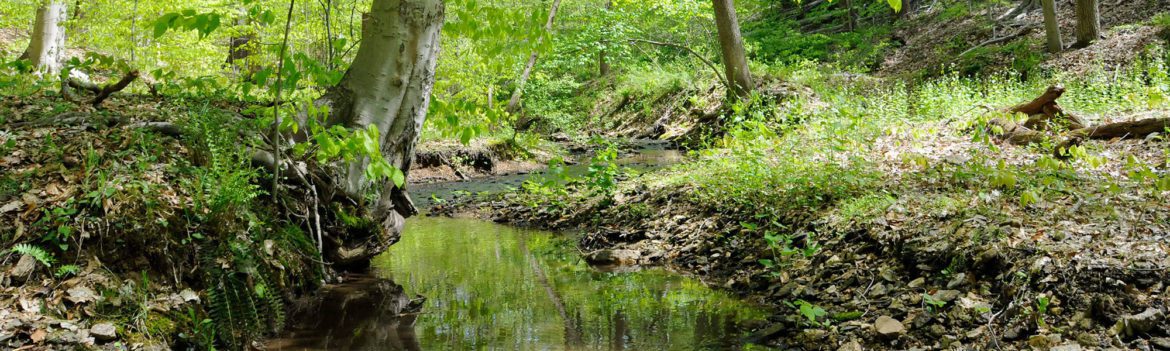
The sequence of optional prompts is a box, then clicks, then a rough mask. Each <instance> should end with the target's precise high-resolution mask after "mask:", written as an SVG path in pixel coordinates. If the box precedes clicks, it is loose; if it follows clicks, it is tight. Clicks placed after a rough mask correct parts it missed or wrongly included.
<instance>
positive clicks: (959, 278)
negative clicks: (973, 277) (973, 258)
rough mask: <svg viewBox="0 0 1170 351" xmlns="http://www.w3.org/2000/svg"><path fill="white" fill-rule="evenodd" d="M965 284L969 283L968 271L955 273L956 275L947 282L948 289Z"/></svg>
mask: <svg viewBox="0 0 1170 351" xmlns="http://www.w3.org/2000/svg"><path fill="white" fill-rule="evenodd" d="M963 284H967V273H959V274H955V277H954V278H951V281H950V282H947V289H954V288H957V287H960V286H963Z"/></svg>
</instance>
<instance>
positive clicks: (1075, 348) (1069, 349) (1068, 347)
mask: <svg viewBox="0 0 1170 351" xmlns="http://www.w3.org/2000/svg"><path fill="white" fill-rule="evenodd" d="M1081 350H1082V348H1081V345H1080V344H1077V343H1068V344H1064V345H1060V346H1054V347H1052V348H1051V349H1048V351H1081Z"/></svg>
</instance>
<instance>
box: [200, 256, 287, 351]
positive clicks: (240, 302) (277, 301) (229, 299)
mask: <svg viewBox="0 0 1170 351" xmlns="http://www.w3.org/2000/svg"><path fill="white" fill-rule="evenodd" d="M234 248H235V250H223V249H211V250H206V251H204V252H203V257H202V261H203V262H202V265H203V267H204V269H205V271H204V272H205V273H204V282H205V283H206V285H205V286H206V287H207V296H208V310H209V312H210V313H209V314H210V316H211V320H212V322H213V325H214V327H215V332H216V336H218V337H219V340H220V341H221V342H223V344H224V345H225V346H227V347H228V348H229V349H241V348H243V347H244V346H246V343H247V342H248V341H249V340H253V339H257V338H259V337H261V336H262V335H263V334H264V333H266V332H272V333H275V332H279V331H280V330H281V329H282V328H283V326H284V322H285V310H284V301H283V300H282V299H281V296H282V295H281V291H280V290H279V287H278V286H276V285H272V284H270V283H269V282H271V281H272V279H271V277H272V275H271V274H272V273H271V272H270V271H269V270H266V269H258V270H254V271H253V273H251V274H247V273H241V272H235V271H232V270H227V269H223V268H221V267H222V265H220V264H217V263H216V258H217V257H222V256H225V253H226V256H229V257H232V258H233V259H234V260H233V262H234V263H235V264H237V265H239V264H240V263H241V261H247V258H246V257H245V258H241V257H239V256H248V253H249V250H247V248H246V247H242V246H240V245H237V246H234ZM232 251H243V252H235V253H229V252H232Z"/></svg>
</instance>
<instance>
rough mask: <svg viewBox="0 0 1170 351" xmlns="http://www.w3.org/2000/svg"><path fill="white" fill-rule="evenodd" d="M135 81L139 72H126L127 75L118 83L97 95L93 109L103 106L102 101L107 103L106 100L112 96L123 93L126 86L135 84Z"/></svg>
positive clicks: (106, 87) (103, 89) (105, 88)
mask: <svg viewBox="0 0 1170 351" xmlns="http://www.w3.org/2000/svg"><path fill="white" fill-rule="evenodd" d="M135 79H138V71H137V70H133V71H130V72H126V75H125V76H122V79H120V80H118V82H117V83H114V84H109V85H106V86H105V87H102V89H101V91H99V92H98V93H97V96H95V97H94V98H93V102H92V104H93V107H97V106H98V105H101V104H102V101H106V99H107V98H109V97H110V95H111V94H113V93H116V92H119V91H122V89H126V86H128V85H130V83H132V82H134V80H135Z"/></svg>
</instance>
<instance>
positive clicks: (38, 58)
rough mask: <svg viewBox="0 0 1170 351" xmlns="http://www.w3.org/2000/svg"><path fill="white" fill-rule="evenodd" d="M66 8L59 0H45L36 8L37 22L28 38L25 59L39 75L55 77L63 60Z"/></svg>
mask: <svg viewBox="0 0 1170 351" xmlns="http://www.w3.org/2000/svg"><path fill="white" fill-rule="evenodd" d="M67 8H68V6H67V5H66V4H65V2H64V1H61V0H47V1H45V2H42V3H41V6H40V7H39V8H37V22H36V24H35V25H34V27H33V34H32V38H29V42H28V49H27V50H26V51H25V57H26V58H27V59H28V60H29V61H31V62H32V64H33V67H36V69H37V72H39V73H41V74H48V75H57V74H58V73H60V72H61V66H62V62H63V61H64V59H65V26H64V21H65V20H66V19H67V17H66V13H65V12H66V9H67Z"/></svg>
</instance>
